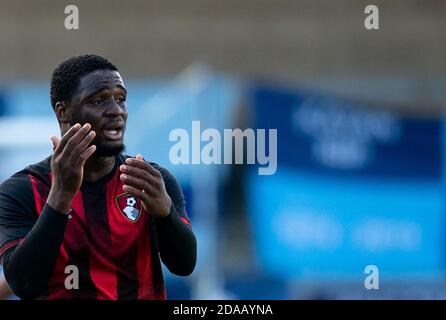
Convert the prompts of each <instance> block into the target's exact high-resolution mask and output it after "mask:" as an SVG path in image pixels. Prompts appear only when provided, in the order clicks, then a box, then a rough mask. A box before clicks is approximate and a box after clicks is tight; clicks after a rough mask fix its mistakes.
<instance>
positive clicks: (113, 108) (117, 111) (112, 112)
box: [106, 98, 126, 116]
mask: <svg viewBox="0 0 446 320" xmlns="http://www.w3.org/2000/svg"><path fill="white" fill-rule="evenodd" d="M110 100H111V102H110V106H109V108H107V111H106V114H107V115H108V116H122V115H124V114H125V113H126V109H125V107H123V106H121V105H119V103H118V102H117V101H116V100H115V99H114V98H111V99H110Z"/></svg>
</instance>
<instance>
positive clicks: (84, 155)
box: [79, 145, 96, 166]
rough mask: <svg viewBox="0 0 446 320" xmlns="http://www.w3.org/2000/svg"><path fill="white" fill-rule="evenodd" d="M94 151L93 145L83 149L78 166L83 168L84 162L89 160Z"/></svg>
mask: <svg viewBox="0 0 446 320" xmlns="http://www.w3.org/2000/svg"><path fill="white" fill-rule="evenodd" d="M95 151H96V146H95V145H92V146H89V147H88V148H87V149H85V150H84V152H82V153H81V154H80V156H79V164H80V165H81V166H83V165H84V164H85V162H86V161H87V160H88V158H90V157H91V156H92V155H93V153H94V152H95Z"/></svg>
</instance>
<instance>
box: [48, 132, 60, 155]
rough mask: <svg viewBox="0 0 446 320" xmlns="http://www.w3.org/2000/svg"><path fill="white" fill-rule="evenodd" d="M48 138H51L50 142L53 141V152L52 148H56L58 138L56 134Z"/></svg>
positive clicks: (58, 141)
mask: <svg viewBox="0 0 446 320" xmlns="http://www.w3.org/2000/svg"><path fill="white" fill-rule="evenodd" d="M50 139H51V142H52V143H53V152H54V150H56V148H57V146H58V145H59V143H60V140H59V138H58V137H56V136H52V137H51V138H50Z"/></svg>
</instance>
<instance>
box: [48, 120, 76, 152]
mask: <svg viewBox="0 0 446 320" xmlns="http://www.w3.org/2000/svg"><path fill="white" fill-rule="evenodd" d="M80 128H81V125H80V124H79V123H76V124H75V125H74V126H72V127H71V128H70V129H69V130H68V131H67V132H66V133H65V134H64V135H63V136H62V138H61V139H60V141H59V144H58V145H57V147H56V149H55V150H54V154H59V153H61V152H62V151H63V149H64V148H65V145H66V144H67V143H68V141H69V140H70V139H71V137H72V136H73V135H74V134H75V133H76V132H78V130H79V129H80ZM51 140H52V139H51Z"/></svg>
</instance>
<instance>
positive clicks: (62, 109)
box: [54, 101, 71, 124]
mask: <svg viewBox="0 0 446 320" xmlns="http://www.w3.org/2000/svg"><path fill="white" fill-rule="evenodd" d="M54 111H55V112H56V117H57V120H59V122H60V123H61V124H63V123H69V122H70V120H71V114H70V108H69V107H68V105H67V104H66V103H65V102H63V101H62V102H56V105H55V106H54Z"/></svg>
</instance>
